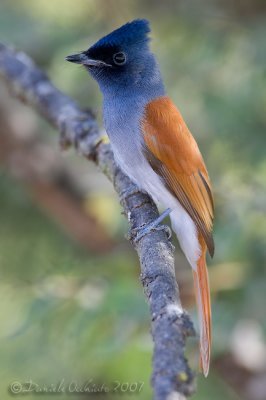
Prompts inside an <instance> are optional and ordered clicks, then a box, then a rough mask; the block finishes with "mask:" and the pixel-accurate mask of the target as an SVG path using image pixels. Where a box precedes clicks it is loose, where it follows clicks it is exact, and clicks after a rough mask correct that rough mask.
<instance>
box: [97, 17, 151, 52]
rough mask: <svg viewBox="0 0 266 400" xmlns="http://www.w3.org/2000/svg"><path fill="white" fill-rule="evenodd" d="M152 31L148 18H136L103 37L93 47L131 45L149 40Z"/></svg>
mask: <svg viewBox="0 0 266 400" xmlns="http://www.w3.org/2000/svg"><path fill="white" fill-rule="evenodd" d="M149 32H150V26H149V21H147V20H146V19H135V20H133V21H131V22H128V23H126V24H125V25H122V26H121V27H120V28H118V29H115V30H114V31H113V32H111V33H109V34H108V35H106V36H104V37H103V38H101V39H100V40H99V41H98V42H96V43H95V44H94V45H93V46H92V48H91V49H96V48H99V47H105V46H119V45H123V44H126V45H130V44H131V43H132V44H134V43H139V42H145V41H148V40H149V37H148V33H149Z"/></svg>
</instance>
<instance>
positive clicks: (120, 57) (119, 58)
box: [113, 51, 127, 66]
mask: <svg viewBox="0 0 266 400" xmlns="http://www.w3.org/2000/svg"><path fill="white" fill-rule="evenodd" d="M113 62H114V63H115V64H116V65H118V66H121V65H125V63H126V62H127V56H126V54H125V53H124V52H123V51H119V52H118V53H115V54H114V55H113Z"/></svg>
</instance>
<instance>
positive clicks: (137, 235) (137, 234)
mask: <svg viewBox="0 0 266 400" xmlns="http://www.w3.org/2000/svg"><path fill="white" fill-rule="evenodd" d="M171 211H172V210H171V209H170V208H167V210H165V211H164V212H163V213H162V214H161V215H160V216H159V217H158V218H156V219H155V220H154V221H152V222H151V223H150V224H148V225H144V226H143V227H140V228H135V229H132V231H131V238H132V239H133V241H134V243H138V242H139V241H140V239H142V238H143V237H144V236H146V235H147V234H149V233H150V232H152V231H162V230H164V231H165V232H166V234H167V237H168V239H170V238H171V236H172V232H171V229H170V228H169V226H167V225H160V223H161V222H162V221H163V220H164V219H165V218H166V217H167V216H168V215H169V214H170V212H171Z"/></svg>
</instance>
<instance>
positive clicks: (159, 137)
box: [142, 96, 214, 255]
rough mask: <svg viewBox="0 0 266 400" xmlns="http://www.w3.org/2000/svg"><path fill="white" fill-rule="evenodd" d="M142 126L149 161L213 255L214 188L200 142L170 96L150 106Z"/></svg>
mask: <svg viewBox="0 0 266 400" xmlns="http://www.w3.org/2000/svg"><path fill="white" fill-rule="evenodd" d="M142 124H143V126H142V130H143V135H144V141H145V145H146V149H145V153H146V157H147V159H148V161H149V162H150V164H151V166H152V168H153V169H155V170H156V172H157V173H158V174H159V175H160V176H161V177H162V179H163V180H164V182H165V184H166V186H167V187H168V188H169V190H170V191H171V192H172V193H173V194H174V195H175V196H176V197H177V199H178V200H179V202H180V203H181V205H182V206H183V207H184V209H185V210H186V211H187V213H188V214H189V215H190V217H191V218H192V220H193V221H194V222H195V224H196V226H197V228H198V230H199V232H200V233H201V234H202V236H203V238H204V240H205V242H206V244H207V247H208V250H209V252H210V254H211V255H213V253H214V243H213V239H212V234H211V230H212V221H213V200H212V193H211V186H210V180H209V176H208V172H207V170H206V167H205V164H204V161H203V158H202V156H201V153H200V151H199V148H198V145H197V143H196V141H195V140H194V138H193V136H192V135H191V133H190V131H189V129H188V127H187V126H186V124H185V122H184V120H183V118H182V116H181V114H180V112H179V111H178V109H177V108H176V107H175V105H174V103H173V102H172V101H171V100H170V99H169V98H168V97H166V96H165V97H160V98H158V99H156V100H153V101H152V102H150V103H149V104H148V105H147V106H146V110H145V117H144V119H143V122H142Z"/></svg>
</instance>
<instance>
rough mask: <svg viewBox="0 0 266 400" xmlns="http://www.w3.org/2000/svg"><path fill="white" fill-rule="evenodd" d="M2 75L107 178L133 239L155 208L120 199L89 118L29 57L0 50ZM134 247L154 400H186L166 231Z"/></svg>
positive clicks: (138, 199)
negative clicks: (150, 343)
mask: <svg viewBox="0 0 266 400" xmlns="http://www.w3.org/2000/svg"><path fill="white" fill-rule="evenodd" d="M0 76H2V77H3V78H4V80H5V81H6V82H7V83H8V86H9V87H10V89H11V91H12V93H13V94H14V95H15V96H16V97H19V98H20V99H21V100H22V101H23V102H25V103H27V104H28V105H30V106H32V107H34V108H35V109H37V111H38V112H40V113H41V114H42V115H43V116H44V117H45V118H46V119H48V120H49V121H50V122H51V123H52V125H53V126H55V127H56V128H57V129H58V130H59V132H60V135H61V136H60V137H61V139H60V141H61V144H62V146H63V147H66V146H74V147H75V148H76V149H77V150H78V151H79V152H80V153H81V154H82V155H84V156H85V157H87V158H89V159H91V160H93V161H94V162H95V163H96V164H97V165H98V166H99V167H100V169H101V170H102V171H103V173H104V174H106V175H107V176H108V177H109V179H110V180H111V181H112V182H113V184H114V187H115V190H116V191H117V193H118V195H119V197H120V199H122V200H121V202H122V205H123V208H124V212H125V215H126V216H127V217H128V220H129V222H130V228H131V234H133V232H134V229H135V228H139V227H141V226H143V225H145V224H148V223H150V222H152V221H153V220H154V219H155V218H156V217H157V216H158V211H157V208H156V206H155V204H154V203H153V202H152V200H151V199H150V198H149V197H148V196H147V195H146V194H144V193H141V192H139V191H136V193H134V194H132V195H130V196H127V197H126V198H124V197H123V194H124V193H126V192H127V191H128V189H129V188H130V187H131V188H132V187H133V184H132V183H131V182H130V180H129V179H128V177H127V176H125V175H124V174H123V173H122V172H121V170H120V169H119V168H118V167H117V165H116V164H115V162H114V159H113V154H112V151H111V148H110V145H108V144H104V143H103V142H101V139H100V134H99V129H98V127H97V123H96V120H95V118H94V117H93V115H92V113H91V112H90V111H84V110H81V109H80V108H79V107H78V105H77V104H76V103H75V102H74V101H73V100H72V99H70V98H69V97H67V96H66V95H64V94H63V93H61V92H60V91H59V90H58V89H57V88H55V87H54V86H53V84H52V83H51V82H50V81H49V79H48V78H47V76H46V75H45V74H44V73H43V72H42V71H41V70H40V69H38V68H37V67H36V66H35V64H34V63H33V61H32V60H31V59H30V58H29V57H28V56H26V55H25V54H24V53H21V52H16V51H14V50H13V49H11V48H8V47H6V46H4V45H0ZM135 248H136V251H137V253H138V256H139V259H140V265H141V281H142V284H143V287H144V291H145V294H146V297H147V301H148V303H149V307H150V313H151V327H152V336H153V340H154V356H153V376H152V386H153V388H154V399H156V400H165V399H168V400H169V399H172V400H173V399H178V400H184V399H186V397H187V396H189V395H190V394H192V393H193V391H194V376H193V373H192V372H191V370H190V368H189V366H188V364H187V361H186V359H185V356H184V351H185V340H186V338H187V336H188V335H191V334H193V332H194V328H193V325H192V322H191V320H190V318H189V317H188V315H187V314H186V312H185V311H184V310H183V309H182V306H181V303H180V298H179V291H178V287H177V284H176V277H175V269H174V257H173V246H172V244H171V243H170V242H169V240H168V239H167V235H166V233H165V232H164V231H153V232H151V233H150V234H148V235H146V236H144V237H143V238H142V239H141V240H140V241H139V242H138V243H137V244H135Z"/></svg>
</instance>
